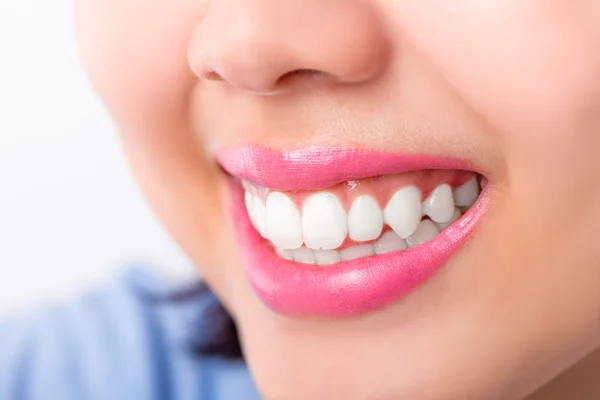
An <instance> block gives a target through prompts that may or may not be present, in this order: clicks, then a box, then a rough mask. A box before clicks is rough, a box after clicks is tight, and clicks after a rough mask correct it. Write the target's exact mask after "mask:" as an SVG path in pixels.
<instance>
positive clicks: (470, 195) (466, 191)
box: [453, 177, 480, 207]
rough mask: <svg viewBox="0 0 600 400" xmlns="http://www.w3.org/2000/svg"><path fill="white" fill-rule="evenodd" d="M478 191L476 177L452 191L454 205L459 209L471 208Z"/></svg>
mask: <svg viewBox="0 0 600 400" xmlns="http://www.w3.org/2000/svg"><path fill="white" fill-rule="evenodd" d="M479 193H480V189H479V183H478V182H477V177H474V178H473V179H471V180H469V181H468V182H467V183H465V184H463V185H462V186H461V187H459V188H457V189H455V190H454V193H453V194H454V203H455V204H456V205H457V206H459V207H471V206H472V205H473V204H475V201H476V200H477V197H479Z"/></svg>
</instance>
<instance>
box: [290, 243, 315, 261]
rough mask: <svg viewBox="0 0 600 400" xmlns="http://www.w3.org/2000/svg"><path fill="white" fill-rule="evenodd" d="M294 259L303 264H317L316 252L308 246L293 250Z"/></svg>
mask: <svg viewBox="0 0 600 400" xmlns="http://www.w3.org/2000/svg"><path fill="white" fill-rule="evenodd" d="M292 255H293V256H294V261H296V262H299V263H303V264H315V252H314V250H311V249H309V248H307V247H304V246H302V247H300V248H297V249H294V250H292Z"/></svg>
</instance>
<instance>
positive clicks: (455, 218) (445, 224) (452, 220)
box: [435, 208, 462, 232]
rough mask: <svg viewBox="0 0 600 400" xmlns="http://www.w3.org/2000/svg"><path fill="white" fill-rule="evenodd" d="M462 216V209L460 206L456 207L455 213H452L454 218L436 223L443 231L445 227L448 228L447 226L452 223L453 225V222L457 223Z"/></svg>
mask: <svg viewBox="0 0 600 400" xmlns="http://www.w3.org/2000/svg"><path fill="white" fill-rule="evenodd" d="M460 217H462V213H461V212H460V210H459V209H458V208H454V214H452V219H450V221H448V222H443V223H436V224H435V226H437V227H438V229H439V230H440V232H441V231H443V230H444V229H446V228H447V227H449V226H450V225H452V224H453V223H455V222H456V221H458V220H459V218H460Z"/></svg>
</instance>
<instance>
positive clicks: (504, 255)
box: [77, 0, 600, 400]
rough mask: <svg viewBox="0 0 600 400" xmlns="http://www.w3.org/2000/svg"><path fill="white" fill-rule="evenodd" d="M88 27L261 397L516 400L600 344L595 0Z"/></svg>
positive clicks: (167, 213)
mask: <svg viewBox="0 0 600 400" xmlns="http://www.w3.org/2000/svg"><path fill="white" fill-rule="evenodd" d="M77 28H78V31H79V32H78V33H79V41H80V48H81V51H82V55H83V59H84V62H85V64H86V68H87V70H88V72H89V75H90V77H91V79H92V81H93V83H94V85H95V86H96V88H97V89H98V91H99V93H100V94H101V96H102V97H103V99H104V100H105V102H106V104H107V106H108V107H109V109H110V111H111V112H112V114H113V116H114V118H115V122H116V125H117V127H118V129H119V131H120V134H121V136H122V140H123V143H124V148H125V151H126V153H127V156H128V158H129V160H130V162H131V165H132V168H133V170H134V172H135V174H136V176H137V178H138V180H139V182H140V184H141V186H142V188H143V190H144V191H145V193H146V195H147V197H148V199H149V201H150V202H151V204H152V206H153V207H154V208H155V210H156V212H157V213H158V215H159V216H160V218H161V219H162V221H163V222H164V224H165V225H166V227H167V228H168V229H169V230H170V232H171V233H172V234H173V236H174V237H175V238H176V239H177V240H178V242H179V243H180V245H181V246H182V247H183V248H184V249H185V251H186V252H187V253H188V254H189V256H190V257H191V258H192V259H193V260H194V261H195V263H196V264H197V265H198V266H199V268H200V269H201V271H202V274H203V275H204V276H205V278H206V280H207V281H208V282H209V283H210V285H211V286H212V287H213V288H214V290H215V291H216V292H217V294H218V295H219V296H220V298H221V299H222V301H223V302H224V304H225V305H226V307H227V308H228V309H229V310H230V312H231V313H232V315H233V316H234V318H235V320H236V321H237V323H238V327H239V329H240V332H241V338H242V342H243V347H244V349H245V354H246V358H247V361H248V364H249V367H250V369H251V371H252V373H253V375H254V377H255V379H256V382H257V384H258V386H259V388H260V390H261V392H262V393H263V395H264V396H265V398H267V399H357V400H362V399H400V398H404V399H459V398H474V399H482V398H485V399H495V398H498V399H505V398H507V399H511V398H520V397H522V396H525V395H526V394H527V393H530V392H531V391H533V390H535V389H537V388H538V387H540V386H542V385H543V384H545V383H546V382H548V381H550V380H551V379H552V378H553V377H555V376H556V375H557V374H559V373H561V372H563V371H565V370H566V369H568V368H570V367H571V366H572V365H573V364H574V363H576V362H577V361H579V360H580V359H582V358H583V357H584V356H586V355H587V354H589V353H591V352H592V351H593V350H594V349H595V348H596V347H597V346H598V345H599V344H600V287H599V286H600V285H599V282H600V246H598V240H599V238H600V207H598V204H599V200H600V157H599V156H598V153H599V151H600V3H599V2H597V1H593V0H481V1H467V0H456V1H452V2H447V1H442V0H428V1H410V0H406V1H403V0H394V1H392V0H286V1H281V0H279V1H275V0H273V1H268V0H205V1H202V0H171V1H165V0H144V1H142V0H79V1H78V2H77ZM382 152H385V154H383V153H382ZM416 170H417V171H418V170H428V172H416ZM226 171H227V172H226ZM476 174H477V177H478V178H477V179H478V180H479V181H481V186H483V187H484V190H483V193H482V194H481V195H480V197H479V199H478V200H477V203H476V204H475V205H474V206H472V207H470V210H469V211H468V212H466V214H465V216H464V217H462V218H461V219H460V220H459V221H458V222H455V223H454V224H452V225H451V226H450V228H448V229H446V230H443V228H444V225H447V224H448V223H450V222H453V221H454V220H455V219H456V218H458V216H459V215H458V214H453V211H454V210H455V206H457V205H461V203H464V204H462V206H463V207H462V208H456V209H457V210H459V211H461V214H462V212H464V211H466V209H468V208H469V206H470V205H471V203H472V202H473V200H474V198H473V199H470V200H469V196H473V195H475V196H476V195H477V193H478V186H477V185H475V186H473V182H471V183H469V181H470V180H471V178H472V177H473V176H475V175H476ZM232 176H233V177H232ZM240 179H243V180H244V181H245V184H244V187H245V188H246V189H247V191H248V192H249V194H248V195H244V190H243V189H242V185H241V183H240ZM465 182H466V183H467V186H462V185H463V184H464V183H465ZM475 182H477V181H475ZM486 182H487V184H486ZM469 185H472V186H469ZM459 187H461V188H462V192H463V193H462V194H457V192H456V190H457V189H459ZM451 190H454V191H455V192H454V196H452V193H451V192H450V191H451ZM245 197H246V198H247V201H248V205H249V208H248V209H250V210H252V211H251V214H252V215H251V219H252V222H250V221H249V216H248V212H247V211H246V208H245V207H244V202H245V201H244V200H245ZM359 198H360V201H359V200H357V199H359ZM415 199H416V200H415ZM421 202H423V203H421ZM356 204H358V205H356ZM232 210H233V211H232ZM422 213H423V214H425V217H424V219H423V221H421V218H422V216H421V214H422ZM417 214H418V216H416V217H415V215H417ZM451 217H452V219H451V220H450V218H451ZM254 227H256V229H255V228H254ZM257 230H258V231H260V233H259V232H257ZM441 230H443V231H442V232H441V233H438V232H439V231H441ZM382 232H383V233H386V234H387V235H386V240H387V241H385V240H384V241H382V236H381V234H382ZM261 233H262V235H263V236H265V237H266V238H267V239H270V240H266V239H262V238H261V237H260V236H261V235H260V234H261ZM436 234H437V235H436ZM430 239H431V241H429V242H426V241H427V240H430ZM421 242H426V243H425V244H422V245H420V246H419V244H420V243H421ZM298 246H301V247H300V248H299V249H298ZM357 246H358V247H357ZM415 246H416V247H415ZM274 247H277V248H278V249H279V250H278V253H279V255H276V254H275V252H274V250H273V248H274ZM405 247H410V249H405V250H403V249H404V248H405ZM292 249H296V250H292ZM313 249H317V250H316V251H313ZM332 249H333V251H331V250H332ZM341 249H345V250H346V251H345V252H344V251H342V250H341ZM347 249H350V250H347ZM369 249H370V250H369ZM377 249H379V250H377ZM381 249H385V250H381ZM284 250H285V251H284ZM383 251H387V252H388V253H387V254H376V255H372V254H374V253H373V252H375V253H380V252H383ZM286 257H287V258H292V259H295V260H297V261H286V260H284V258H286ZM353 257H358V258H356V259H354V260H351V261H344V260H345V259H346V258H353ZM310 262H312V263H317V264H333V265H309V264H307V263H310Z"/></svg>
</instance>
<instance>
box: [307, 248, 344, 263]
mask: <svg viewBox="0 0 600 400" xmlns="http://www.w3.org/2000/svg"><path fill="white" fill-rule="evenodd" d="M313 251H314V252H315V260H316V261H317V265H332V264H337V263H339V262H340V261H341V259H340V252H339V251H337V250H313Z"/></svg>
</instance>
